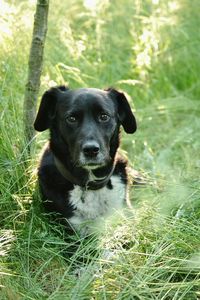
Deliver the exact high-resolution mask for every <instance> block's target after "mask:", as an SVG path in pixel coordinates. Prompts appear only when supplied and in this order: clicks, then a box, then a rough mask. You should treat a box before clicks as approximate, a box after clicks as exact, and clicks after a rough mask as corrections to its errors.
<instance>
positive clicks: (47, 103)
mask: <svg viewBox="0 0 200 300" xmlns="http://www.w3.org/2000/svg"><path fill="white" fill-rule="evenodd" d="M67 90H68V88H67V87H65V86H58V87H53V88H51V89H49V90H48V91H46V92H45V93H44V95H43V96H42V100H41V103H40V107H39V110H38V113H37V116H36V119H35V122H34V128H35V130H37V131H44V130H46V129H48V128H49V127H50V122H51V120H52V119H53V117H54V116H55V112H56V103H57V100H58V97H59V94H61V93H62V92H64V91H67Z"/></svg>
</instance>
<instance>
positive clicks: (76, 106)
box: [34, 86, 136, 169]
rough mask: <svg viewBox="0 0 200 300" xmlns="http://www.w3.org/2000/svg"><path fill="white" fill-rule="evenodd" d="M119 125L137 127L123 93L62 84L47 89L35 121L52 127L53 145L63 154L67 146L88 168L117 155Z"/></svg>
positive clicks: (42, 126) (79, 164)
mask: <svg viewBox="0 0 200 300" xmlns="http://www.w3.org/2000/svg"><path fill="white" fill-rule="evenodd" d="M120 125H122V126H123V128H124V130H125V132H127V133H134V132H135V131H136V120H135V117H134V115H133V113H132V111H131V108H130V105H129V103H128V101H127V99H126V97H125V95H124V94H123V93H120V92H118V91H116V90H114V89H108V90H105V91H103V90H99V89H93V88H82V89H77V90H70V89H68V88H65V87H63V86H60V87H57V88H51V89H50V90H48V91H47V92H45V93H44V95H43V97H42V101H41V104H40V107H39V111H38V114H37V117H36V120H35V123H34V127H35V129H36V130H37V131H44V130H46V129H48V128H49V129H50V131H51V140H52V139H54V140H56V145H54V148H55V147H57V148H59V147H60V148H62V149H60V150H61V152H62V155H64V152H65V150H66V155H70V158H68V159H70V160H71V162H72V163H73V165H74V166H77V167H83V168H86V169H95V168H97V167H101V166H104V165H106V164H107V163H108V162H109V161H110V160H112V159H114V155H115V153H116V150H117V147H118V143H119V142H118V135H119V127H120ZM116 140H117V141H116ZM54 144H55V143H54ZM113 148H114V149H113Z"/></svg>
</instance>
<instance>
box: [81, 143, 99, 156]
mask: <svg viewBox="0 0 200 300" xmlns="http://www.w3.org/2000/svg"><path fill="white" fill-rule="evenodd" d="M82 150H83V153H84V155H85V156H87V157H95V156H97V155H98V153H99V150H100V147H99V144H98V143H97V142H87V143H85V144H84V145H83V147H82Z"/></svg>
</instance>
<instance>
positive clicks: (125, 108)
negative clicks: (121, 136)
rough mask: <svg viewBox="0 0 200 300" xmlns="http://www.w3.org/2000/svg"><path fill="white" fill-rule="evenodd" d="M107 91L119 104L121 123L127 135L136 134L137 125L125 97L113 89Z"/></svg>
mask: <svg viewBox="0 0 200 300" xmlns="http://www.w3.org/2000/svg"><path fill="white" fill-rule="evenodd" d="M107 91H108V93H109V94H110V96H111V97H112V98H113V99H114V100H115V101H116V102H117V107H118V116H119V121H120V123H121V124H122V126H123V128H124V130H125V131H126V132H127V133H134V132H135V131H136V129H137V123H136V119H135V116H134V115H133V113H132V111H131V107H130V105H129V103H128V100H127V99H126V97H125V95H124V94H123V93H120V92H118V91H117V90H115V89H112V88H110V89H108V90H107Z"/></svg>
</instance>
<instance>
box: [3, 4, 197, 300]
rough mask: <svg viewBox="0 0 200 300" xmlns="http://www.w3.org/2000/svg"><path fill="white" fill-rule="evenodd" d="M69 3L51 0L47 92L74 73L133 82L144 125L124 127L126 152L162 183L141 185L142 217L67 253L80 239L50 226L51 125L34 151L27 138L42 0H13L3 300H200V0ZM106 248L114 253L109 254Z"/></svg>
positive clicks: (79, 81) (128, 85)
mask: <svg viewBox="0 0 200 300" xmlns="http://www.w3.org/2000/svg"><path fill="white" fill-rule="evenodd" d="M65 2H66V1H61V2H60V1H55V0H52V1H51V4H50V15H49V29H48V36H47V41H46V46H45V60H44V70H43V75H42V84H41V94H42V93H43V91H44V90H46V89H47V88H48V86H49V85H52V84H62V83H64V82H65V83H67V84H69V85H70V87H72V88H76V87H82V86H93V87H100V88H104V87H108V86H115V87H116V88H119V89H121V90H122V91H124V92H125V93H126V94H127V97H128V98H129V99H130V101H131V105H132V108H133V109H134V111H135V114H136V117H137V120H138V131H137V133H136V134H135V135H133V136H129V135H125V134H122V149H123V151H124V153H125V154H127V155H128V157H129V160H130V164H131V165H132V166H134V168H135V169H137V170H141V171H142V172H144V173H145V174H146V176H147V177H148V178H149V179H150V180H151V182H152V183H153V185H149V186H146V187H143V188H131V193H130V196H131V201H132V204H133V214H131V213H130V214H129V215H128V216H124V215H123V214H121V215H120V216H118V217H117V218H116V219H115V220H108V221H107V223H106V225H105V227H106V229H105V231H104V233H103V234H101V235H100V237H98V238H97V237H90V238H89V239H87V240H80V244H79V247H78V249H77V250H76V251H75V252H74V253H73V255H72V257H68V256H66V251H67V249H73V246H74V245H75V244H76V242H77V240H78V239H79V237H77V236H73V237H70V238H69V240H68V241H67V242H66V241H64V239H63V228H60V227H56V226H53V225H49V224H48V222H47V219H46V217H45V214H44V212H43V211H42V209H41V206H40V204H41V203H40V198H39V194H38V191H37V176H36V169H37V164H38V159H39V153H40V150H41V148H42V146H43V145H44V143H45V140H46V138H47V134H42V135H41V134H40V135H37V136H36V140H35V141H33V144H34V145H33V153H32V156H31V157H28V156H27V155H26V147H27V146H26V145H25V143H24V140H23V124H22V113H23V112H22V107H23V93H24V86H25V82H26V76H27V60H28V53H29V45H30V41H31V31H32V21H33V14H34V3H33V1H19V0H13V1H11V0H10V1H2V2H1V6H2V7H1V10H0V18H1V21H2V22H1V26H0V32H1V34H0V43H1V47H0V65H1V68H0V97H1V101H0V197H1V201H0V225H1V227H0V228H1V229H0V231H1V236H0V287H1V290H0V299H3V300H4V299H9V300H12V299H15V300H18V299H24V300H26V299H40V300H41V299H49V300H54V299H55V300H61V299H76V300H77V299H109V300H110V299H120V300H122V299H136V300H143V299H145V300H146V299H159V300H161V299H162V300H164V299H166V300H172V299H173V300H176V299H177V300H180V299H184V300H195V299H199V298H200V221H199V220H200V188H199V186H200V179H199V168H200V159H199V148H200V106H199V95H200V77H199V70H200V43H199V42H200V21H199V20H200V10H199V8H200V5H199V1H198V0H194V1H192V2H189V1H186V0H179V1H175V0H174V1H167V0H160V1H158V0H157V1H156V0H154V1H150V0H144V1H140V0H137V1H136V0H135V1H131V0H124V1H116V0H113V1H106V0H103V1H99V2H98V6H96V7H95V6H94V8H93V9H91V8H90V9H89V8H87V7H86V3H87V1H85V2H84V1H80V0H69V1H67V4H66V3H65ZM84 3H85V5H84ZM92 3H93V4H94V3H95V1H93V2H92ZM3 8H4V9H3ZM35 142H36V143H35ZM105 249H113V251H114V256H113V257H111V258H110V259H109V258H108V257H106V256H104V255H99V254H101V253H102V252H105ZM80 261H81V262H80ZM78 268H79V269H80V268H82V272H81V271H80V276H78V277H77V276H76V275H75V272H74V270H77V269H78ZM80 270H81V269H80Z"/></svg>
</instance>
